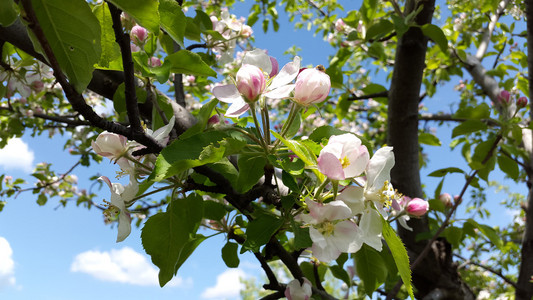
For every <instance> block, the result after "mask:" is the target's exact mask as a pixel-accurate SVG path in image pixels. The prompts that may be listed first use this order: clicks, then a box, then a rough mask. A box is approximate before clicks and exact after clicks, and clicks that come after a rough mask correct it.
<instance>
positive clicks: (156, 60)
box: [148, 56, 161, 68]
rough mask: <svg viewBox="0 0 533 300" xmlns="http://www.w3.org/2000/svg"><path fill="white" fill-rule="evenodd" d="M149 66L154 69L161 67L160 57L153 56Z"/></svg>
mask: <svg viewBox="0 0 533 300" xmlns="http://www.w3.org/2000/svg"><path fill="white" fill-rule="evenodd" d="M148 65H150V67H152V68H155V67H160V66H161V60H160V59H159V58H158V57H155V56H152V57H150V60H148Z"/></svg>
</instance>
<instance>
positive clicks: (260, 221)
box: [241, 214, 284, 253]
mask: <svg viewBox="0 0 533 300" xmlns="http://www.w3.org/2000/svg"><path fill="white" fill-rule="evenodd" d="M283 223H284V221H283V220H282V219H279V218H277V217H275V216H272V215H269V214H261V215H260V216H258V217H257V218H256V219H254V220H252V221H250V223H248V228H247V229H246V241H245V242H244V244H243V245H242V250H241V253H242V252H244V251H246V250H250V251H252V252H257V251H259V247H261V246H262V245H265V244H266V243H268V241H269V240H270V238H271V237H272V236H273V235H274V234H275V233H276V232H277V231H278V229H279V228H280V227H281V226H282V225H283Z"/></svg>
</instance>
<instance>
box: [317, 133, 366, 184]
mask: <svg viewBox="0 0 533 300" xmlns="http://www.w3.org/2000/svg"><path fill="white" fill-rule="evenodd" d="M369 158H370V156H369V154H368V149H367V148H366V146H364V145H361V140H360V139H359V138H358V137H356V136H355V135H353V134H351V133H346V134H342V135H333V136H331V137H330V138H329V142H328V144H327V145H326V146H325V147H324V148H323V149H322V150H321V151H320V155H319V156H318V170H319V171H320V172H321V173H323V174H324V175H326V176H327V177H328V178H329V179H333V180H344V179H347V178H353V177H355V176H359V175H361V173H363V171H364V170H365V168H366V166H367V164H368V161H369Z"/></svg>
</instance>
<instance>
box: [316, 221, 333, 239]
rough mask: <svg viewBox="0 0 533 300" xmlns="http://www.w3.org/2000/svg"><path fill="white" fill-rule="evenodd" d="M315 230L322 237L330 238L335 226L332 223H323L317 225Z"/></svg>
mask: <svg viewBox="0 0 533 300" xmlns="http://www.w3.org/2000/svg"><path fill="white" fill-rule="evenodd" d="M317 230H318V231H319V232H320V233H322V235H323V236H331V235H333V233H334V231H335V225H334V224H333V222H330V221H325V222H323V223H322V224H320V225H318V228H317Z"/></svg>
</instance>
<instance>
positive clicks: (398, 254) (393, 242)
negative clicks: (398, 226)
mask: <svg viewBox="0 0 533 300" xmlns="http://www.w3.org/2000/svg"><path fill="white" fill-rule="evenodd" d="M381 222H382V225H383V228H382V229H383V238H384V239H385V241H386V242H387V245H388V246H389V249H390V251H391V253H392V257H393V258H394V262H395V263H396V267H398V272H400V277H401V278H402V281H403V284H404V285H405V287H406V289H407V292H408V293H409V296H411V299H413V300H414V299H415V296H414V295H413V286H412V285H411V268H410V266H409V256H408V255H407V250H406V249H405V246H404V245H403V243H402V240H401V239H400V238H399V237H398V236H397V235H396V232H394V229H392V227H391V226H390V224H389V222H387V221H386V220H385V219H383V218H382V219H381Z"/></svg>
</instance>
